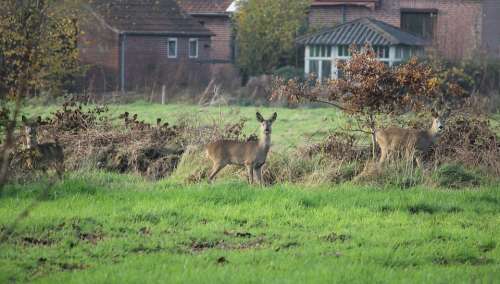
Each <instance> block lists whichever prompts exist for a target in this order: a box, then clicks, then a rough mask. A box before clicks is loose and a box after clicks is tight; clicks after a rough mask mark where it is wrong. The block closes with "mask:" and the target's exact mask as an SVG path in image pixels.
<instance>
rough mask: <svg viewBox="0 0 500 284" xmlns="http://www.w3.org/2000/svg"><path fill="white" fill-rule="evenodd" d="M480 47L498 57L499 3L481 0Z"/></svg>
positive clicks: (496, 0) (499, 53) (499, 54)
mask: <svg viewBox="0 0 500 284" xmlns="http://www.w3.org/2000/svg"><path fill="white" fill-rule="evenodd" d="M482 5H483V9H482V13H483V15H482V17H483V25H482V35H481V44H482V47H483V48H484V49H485V50H486V51H488V52H489V54H490V55H494V56H497V57H500V1H499V0H482Z"/></svg>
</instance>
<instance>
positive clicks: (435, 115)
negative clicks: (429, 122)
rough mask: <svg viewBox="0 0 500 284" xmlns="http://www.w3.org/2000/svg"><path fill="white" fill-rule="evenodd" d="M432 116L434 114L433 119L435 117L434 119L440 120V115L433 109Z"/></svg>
mask: <svg viewBox="0 0 500 284" xmlns="http://www.w3.org/2000/svg"><path fill="white" fill-rule="evenodd" d="M431 114H432V117H434V118H438V117H439V114H438V113H437V112H436V110H435V109H432V111H431Z"/></svg>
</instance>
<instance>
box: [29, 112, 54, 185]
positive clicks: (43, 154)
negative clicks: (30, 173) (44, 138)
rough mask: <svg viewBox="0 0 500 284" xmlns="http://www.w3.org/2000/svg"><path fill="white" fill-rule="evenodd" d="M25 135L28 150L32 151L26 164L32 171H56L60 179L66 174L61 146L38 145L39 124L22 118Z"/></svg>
mask: <svg viewBox="0 0 500 284" xmlns="http://www.w3.org/2000/svg"><path fill="white" fill-rule="evenodd" d="M22 122H23V125H24V134H25V135H26V149H27V150H28V151H30V153H29V156H28V157H27V160H26V163H27V166H28V168H30V169H42V170H48V169H49V168H53V169H55V170H56V172H57V175H58V176H59V178H61V177H62V174H63V173H64V153H63V149H62V147H61V145H59V144H58V143H57V141H56V142H55V143H42V144H39V143H38V138H37V129H38V126H39V122H30V121H28V119H26V117H24V116H23V117H22Z"/></svg>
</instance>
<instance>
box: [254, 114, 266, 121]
mask: <svg viewBox="0 0 500 284" xmlns="http://www.w3.org/2000/svg"><path fill="white" fill-rule="evenodd" d="M256 116H257V120H258V121H259V122H263V121H264V118H263V117H262V114H260V112H257V113H256Z"/></svg>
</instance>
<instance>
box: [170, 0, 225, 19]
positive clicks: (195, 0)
mask: <svg viewBox="0 0 500 284" xmlns="http://www.w3.org/2000/svg"><path fill="white" fill-rule="evenodd" d="M232 2H233V0H177V3H178V4H179V6H181V8H182V9H183V10H184V11H185V12H186V13H189V14H193V15H203V14H221V15H229V14H228V13H227V11H226V10H227V8H229V6H230V5H231V3H232Z"/></svg>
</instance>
